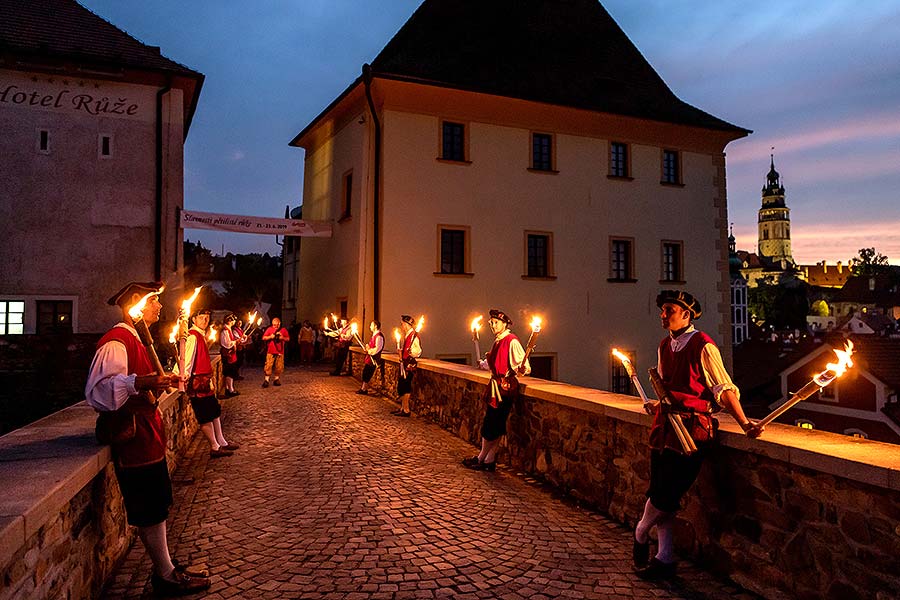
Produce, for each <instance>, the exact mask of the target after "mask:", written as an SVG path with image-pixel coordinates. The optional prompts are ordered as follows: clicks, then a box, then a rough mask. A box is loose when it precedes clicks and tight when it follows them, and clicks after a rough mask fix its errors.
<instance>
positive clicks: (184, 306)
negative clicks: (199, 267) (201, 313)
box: [181, 285, 203, 317]
mask: <svg viewBox="0 0 900 600" xmlns="http://www.w3.org/2000/svg"><path fill="white" fill-rule="evenodd" d="M202 289H203V286H202V285H201V286H200V287H195V288H194V294H193V295H192V296H191V297H190V298H188V299H187V300H185V301H183V302H182V303H181V310H182V312H183V313H184V315H185V316H186V317H187V316H190V314H191V304H193V303H194V300H196V299H197V296H199V295H200V290H202Z"/></svg>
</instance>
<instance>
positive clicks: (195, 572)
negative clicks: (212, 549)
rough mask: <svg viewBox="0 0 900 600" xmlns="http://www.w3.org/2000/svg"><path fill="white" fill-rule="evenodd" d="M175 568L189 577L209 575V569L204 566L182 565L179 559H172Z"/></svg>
mask: <svg viewBox="0 0 900 600" xmlns="http://www.w3.org/2000/svg"><path fill="white" fill-rule="evenodd" d="M172 564H173V565H174V566H175V570H176V571H178V572H179V573H184V574H185V575H187V576H188V577H209V569H206V568H204V567H195V566H194V565H182V564H181V563H180V562H178V560H177V559H174V558H173V559H172Z"/></svg>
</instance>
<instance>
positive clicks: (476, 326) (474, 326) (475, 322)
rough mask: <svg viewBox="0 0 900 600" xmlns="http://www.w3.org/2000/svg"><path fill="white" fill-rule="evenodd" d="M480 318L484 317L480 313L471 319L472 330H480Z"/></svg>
mask: <svg viewBox="0 0 900 600" xmlns="http://www.w3.org/2000/svg"><path fill="white" fill-rule="evenodd" d="M482 319H484V317H483V316H481V315H478V316H477V317H476V318H474V319H472V327H471V329H472V331H481V321H482Z"/></svg>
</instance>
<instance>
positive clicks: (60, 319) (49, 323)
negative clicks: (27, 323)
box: [35, 300, 72, 335]
mask: <svg viewBox="0 0 900 600" xmlns="http://www.w3.org/2000/svg"><path fill="white" fill-rule="evenodd" d="M36 308H37V324H36V329H35V333H37V334H38V335H41V334H50V333H72V301H71V300H38V301H37V305H36Z"/></svg>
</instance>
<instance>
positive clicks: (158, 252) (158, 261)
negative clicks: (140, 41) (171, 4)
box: [153, 79, 178, 281]
mask: <svg viewBox="0 0 900 600" xmlns="http://www.w3.org/2000/svg"><path fill="white" fill-rule="evenodd" d="M171 89H172V81H171V79H169V80H168V81H167V82H166V85H165V86H164V87H162V88H160V89H159V90H158V91H157V92H156V219H155V229H154V231H155V233H156V236H155V238H156V239H155V240H154V244H153V268H154V270H153V272H154V280H155V281H162V223H163V190H162V184H163V124H162V115H163V110H162V103H163V96H165V95H166V94H167V93H169V91H170V90H171ZM177 237H178V236H176V240H177Z"/></svg>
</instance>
